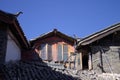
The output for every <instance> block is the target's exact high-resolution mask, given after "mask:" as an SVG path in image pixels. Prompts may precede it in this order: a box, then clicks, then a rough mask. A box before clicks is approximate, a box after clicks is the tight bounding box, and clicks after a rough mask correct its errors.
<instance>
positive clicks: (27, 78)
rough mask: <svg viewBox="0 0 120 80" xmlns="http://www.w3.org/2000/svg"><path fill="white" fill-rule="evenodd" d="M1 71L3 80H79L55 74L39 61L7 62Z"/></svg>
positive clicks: (62, 74)
mask: <svg viewBox="0 0 120 80" xmlns="http://www.w3.org/2000/svg"><path fill="white" fill-rule="evenodd" d="M1 70H2V72H3V75H4V79H5V80H80V79H77V78H74V77H72V76H71V75H67V74H65V73H62V72H57V71H55V70H53V69H52V68H51V67H48V66H47V64H45V63H43V62H40V61H39V62H38V61H18V62H16V63H10V62H9V63H7V64H4V66H3V67H2V68H1Z"/></svg>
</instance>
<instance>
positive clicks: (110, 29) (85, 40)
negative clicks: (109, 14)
mask: <svg viewBox="0 0 120 80" xmlns="http://www.w3.org/2000/svg"><path fill="white" fill-rule="evenodd" d="M119 30H120V23H118V24H115V25H112V26H110V27H108V28H106V29H104V30H101V31H99V32H96V33H94V34H92V35H90V36H88V37H85V38H83V39H82V40H80V41H79V42H78V44H77V47H76V49H78V48H79V47H81V46H86V45H89V44H91V43H93V42H95V41H97V40H99V39H101V38H103V37H105V36H107V35H109V34H112V33H114V32H116V31H119Z"/></svg>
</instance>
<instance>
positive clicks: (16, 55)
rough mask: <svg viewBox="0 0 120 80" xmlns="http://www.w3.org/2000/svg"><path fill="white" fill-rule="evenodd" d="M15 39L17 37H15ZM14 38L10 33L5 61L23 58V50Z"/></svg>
mask: <svg viewBox="0 0 120 80" xmlns="http://www.w3.org/2000/svg"><path fill="white" fill-rule="evenodd" d="M14 40H15V39H14ZM14 40H13V38H11V36H10V35H8V41H7V51H6V58H5V62H8V61H10V60H20V59H21V51H20V48H19V46H18V45H17V44H16V43H15V41H14Z"/></svg>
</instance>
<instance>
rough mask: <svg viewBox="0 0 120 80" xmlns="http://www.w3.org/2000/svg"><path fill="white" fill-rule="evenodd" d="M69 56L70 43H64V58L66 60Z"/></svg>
mask: <svg viewBox="0 0 120 80" xmlns="http://www.w3.org/2000/svg"><path fill="white" fill-rule="evenodd" d="M67 58H68V45H66V44H64V45H63V60H66V59H67Z"/></svg>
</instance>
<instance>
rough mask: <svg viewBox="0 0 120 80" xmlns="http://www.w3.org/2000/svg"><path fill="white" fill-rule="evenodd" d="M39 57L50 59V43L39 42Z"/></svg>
mask: <svg viewBox="0 0 120 80" xmlns="http://www.w3.org/2000/svg"><path fill="white" fill-rule="evenodd" d="M40 50H41V51H40V52H41V58H42V59H43V60H52V45H51V44H41V47H40Z"/></svg>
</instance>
